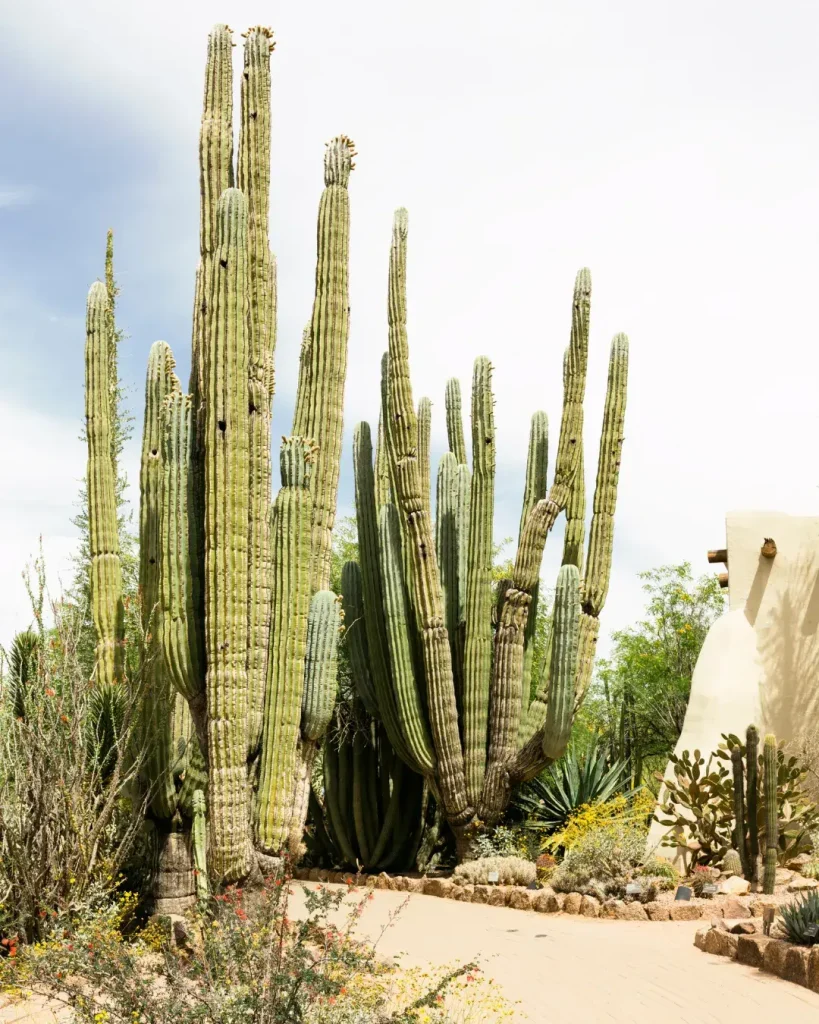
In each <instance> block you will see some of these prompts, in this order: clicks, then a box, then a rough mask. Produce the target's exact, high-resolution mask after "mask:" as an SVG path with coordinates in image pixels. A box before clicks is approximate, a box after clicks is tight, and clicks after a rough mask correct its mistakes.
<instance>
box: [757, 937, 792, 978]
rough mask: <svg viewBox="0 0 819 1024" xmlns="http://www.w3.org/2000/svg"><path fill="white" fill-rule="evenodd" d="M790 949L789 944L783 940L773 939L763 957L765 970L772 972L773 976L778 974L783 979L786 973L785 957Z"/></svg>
mask: <svg viewBox="0 0 819 1024" xmlns="http://www.w3.org/2000/svg"><path fill="white" fill-rule="evenodd" d="M790 948H791V945H790V943H789V942H783V941H782V939H771V941H770V942H769V943H768V945H767V946H766V947H765V952H764V953H763V956H762V967H763V969H764V970H766V971H770V973H771V974H778V975H779V977H780V978H781V977H782V975H783V974H784V973H785V957H786V956H787V955H788V950H789V949H790Z"/></svg>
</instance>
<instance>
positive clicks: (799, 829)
mask: <svg viewBox="0 0 819 1024" xmlns="http://www.w3.org/2000/svg"><path fill="white" fill-rule="evenodd" d="M734 750H739V751H740V754H741V757H742V758H745V745H744V744H743V743H742V741H741V740H740V738H739V737H738V736H735V735H734V734H730V735H728V734H723V741H722V743H721V744H720V746H719V748H718V749H717V750H716V751H715V752H714V753H713V754H711V755H710V756H709V758H708V760H707V762H706V759H705V757H703V755H702V754H701V752H700V751H699V750H695V751H694V752H693V754H692V753H691V752H690V751H688V750H685V751H683V753H682V754H681V755H680V756H677V755H675V754H673V753H672V754H671V755H670V758H669V759H670V761H671V763H672V765H673V768H674V778H673V779H671V780H670V781H669V780H666V783H665V787H666V788H665V796H664V800H663V803H662V806H661V808H660V811H659V813H658V814H657V820H658V821H659V822H660V823H661V824H663V825H666V826H668V827H669V828H671V829H672V831H671V832H670V833H669V835H668V837H667V838H666V840H665V845H667V846H676V845H677V844H678V842H680V843H682V845H685V844H686V842H687V840H686V839H685V837H684V835H685V832H686V830H687V831H688V832H689V833H690V836H691V838H692V839H693V840H695V841H696V842H697V843H699V849H698V850H696V851H695V861H696V862H697V863H699V864H707V865H710V864H714V865H718V864H721V863H722V861H723V859H724V857H725V855H726V854H727V853H728V851H729V850H731V849H733V848H734V842H735V838H736V836H735V828H736V819H735V813H734V785H733V779H732V773H731V772H730V771H729V770H728V768H727V767H726V766H727V764H729V763H731V762H732V757H733V751H734ZM762 760H763V759H762V755H760V756H759V764H758V768H759V771H758V773H757V776H758V778H761V776H762V771H761V769H762ZM660 778H661V776H660ZM776 785H777V814H778V831H779V835H778V843H777V849H778V858H779V861H780V863H784V862H785V861H787V860H789V859H790V858H792V857H795V856H796V855H797V854H799V853H802V852H804V851H805V850H808V849H810V844H811V839H810V834H811V831H812V830H813V829H814V828H815V827H816V823H817V821H819V809H817V807H816V805H815V804H814V803H812V801H811V800H810V799H809V798H808V796H807V795H806V769H805V767H804V766H803V765H801V764H800V762H799V761H798V759H797V758H796V757H792V756H790V757H789V756H786V754H785V752H784V751H783V750H781V749H780V750H778V751H777V753H776ZM749 827H751V823H750V822H749ZM765 827H766V820H765V801H764V800H758V801H757V816H756V832H757V835H758V837H759V846H760V848H762V849H764V848H765Z"/></svg>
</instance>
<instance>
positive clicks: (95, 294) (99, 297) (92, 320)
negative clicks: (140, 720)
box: [85, 281, 124, 686]
mask: <svg viewBox="0 0 819 1024" xmlns="http://www.w3.org/2000/svg"><path fill="white" fill-rule="evenodd" d="M112 341H113V339H112V338H111V336H110V320H109V309H108V294H107V291H106V288H105V285H104V284H103V283H102V282H101V281H96V282H95V283H94V284H92V285H91V289H90V290H89V292H88V303H87V309H86V341H85V432H86V438H87V441H88V468H87V470H86V488H87V492H88V544H89V558H90V562H91V573H90V575H91V612H92V615H93V618H94V625H95V626H96V629H97V650H96V669H95V671H96V678H97V682H98V683H99V685H101V686H113V685H114V684H115V683H118V682H119V681H121V679H122V660H123V659H122V646H123V638H124V609H123V604H122V565H121V562H120V554H119V535H118V532H117V507H116V470H115V467H114V462H113V460H112V458H111V451H112V429H113V428H112V423H111V388H110V346H111V344H112Z"/></svg>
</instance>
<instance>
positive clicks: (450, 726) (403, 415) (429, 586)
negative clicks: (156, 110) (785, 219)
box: [384, 210, 473, 829]
mask: <svg viewBox="0 0 819 1024" xmlns="http://www.w3.org/2000/svg"><path fill="white" fill-rule="evenodd" d="M406 262H407V212H406V210H398V211H397V212H396V214H395V219H394V222H393V238H392V246H391V249H390V275H389V303H388V322H389V337H390V344H389V379H388V396H387V397H388V402H387V415H386V417H385V422H384V426H385V432H386V436H387V445H388V449H389V452H390V462H391V464H392V467H393V476H394V490H395V499H396V502H397V507H398V510H399V513H400V515H401V520H402V529H404V530H406V534H405V536H406V547H407V560H408V564H409V567H410V577H411V586H410V589H411V594H412V598H413V603H414V606H415V611H416V615H417V617H418V622H419V623H420V626H421V648H422V651H423V663H424V673H425V676H426V684H427V698H428V707H429V724H430V732H431V735H432V738H433V742H434V744H435V750H436V752H437V755H438V785H439V789H440V793H441V797H442V800H443V802H444V806H445V807H446V808H447V816H448V819H449V821H450V823H451V825H452V826H453V827H454V828H456V829H457V828H458V827H460V826H461V825H465V824H467V823H468V822H469V821H470V819H471V818H472V815H473V808H472V807H471V806H470V805H469V801H468V799H467V795H466V778H465V774H464V758H463V752H462V750H461V743H460V737H459V733H458V708H457V702H456V698H455V684H454V678H453V674H452V656H451V654H450V649H449V637H448V636H447V632H446V627H445V626H444V625H443V621H444V609H443V597H442V593H441V581H440V576H439V574H438V563H437V559H436V557H435V544H434V539H433V533H432V524H431V522H430V517H429V515H428V514H427V512H426V509H425V508H424V505H423V497H422V494H423V489H422V485H421V480H420V467H419V465H418V458H417V452H416V442H417V430H418V427H417V418H416V415H415V408H414V406H413V401H412V385H411V383H410V375H409V349H408V345H407V297H406V296H407V281H406V273H407V266H406Z"/></svg>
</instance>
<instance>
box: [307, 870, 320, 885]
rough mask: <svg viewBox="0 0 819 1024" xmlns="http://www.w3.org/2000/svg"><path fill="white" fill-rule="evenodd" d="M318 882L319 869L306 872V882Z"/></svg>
mask: <svg viewBox="0 0 819 1024" xmlns="http://www.w3.org/2000/svg"><path fill="white" fill-rule="evenodd" d="M318 880H319V869H318V868H310V870H309V871H308V872H307V881H308V882H317V881H318Z"/></svg>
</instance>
